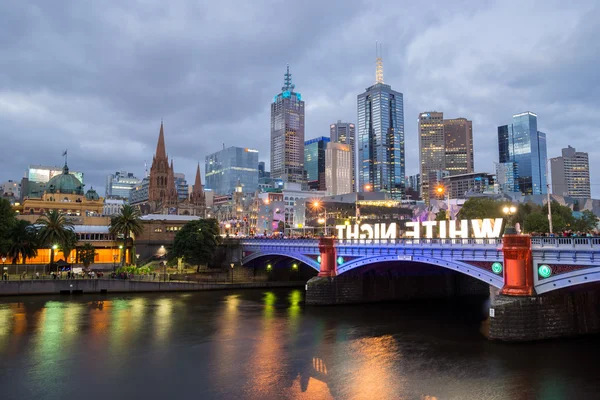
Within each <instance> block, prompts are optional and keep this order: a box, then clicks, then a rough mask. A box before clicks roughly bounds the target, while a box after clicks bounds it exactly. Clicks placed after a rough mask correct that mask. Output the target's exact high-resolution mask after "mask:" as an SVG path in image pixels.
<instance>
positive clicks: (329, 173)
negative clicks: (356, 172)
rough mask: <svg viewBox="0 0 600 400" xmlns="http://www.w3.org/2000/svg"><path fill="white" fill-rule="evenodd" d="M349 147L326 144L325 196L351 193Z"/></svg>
mask: <svg viewBox="0 0 600 400" xmlns="http://www.w3.org/2000/svg"><path fill="white" fill-rule="evenodd" d="M350 148H351V147H350V145H347V144H342V143H333V142H331V143H328V144H327V149H326V150H325V186H326V190H327V195H329V196H336V195H338V194H346V193H352V155H351V152H350Z"/></svg>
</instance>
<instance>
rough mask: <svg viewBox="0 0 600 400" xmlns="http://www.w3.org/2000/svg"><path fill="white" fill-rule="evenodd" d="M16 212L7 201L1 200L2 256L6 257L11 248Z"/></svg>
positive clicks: (0, 244) (0, 231)
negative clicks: (11, 231)
mask: <svg viewBox="0 0 600 400" xmlns="http://www.w3.org/2000/svg"><path fill="white" fill-rule="evenodd" d="M15 222H16V217H15V212H14V211H13V209H12V206H11V205H10V202H9V201H8V200H6V199H2V198H0V254H3V255H6V254H7V252H8V247H9V246H10V236H11V234H10V230H11V229H12V227H13V226H14V225H15Z"/></svg>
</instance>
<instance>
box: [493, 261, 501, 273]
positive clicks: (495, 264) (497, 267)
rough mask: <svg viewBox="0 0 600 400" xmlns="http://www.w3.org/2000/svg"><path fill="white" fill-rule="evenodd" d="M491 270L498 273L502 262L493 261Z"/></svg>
mask: <svg viewBox="0 0 600 400" xmlns="http://www.w3.org/2000/svg"><path fill="white" fill-rule="evenodd" d="M492 272H494V273H495V274H497V275H500V274H501V273H502V263H499V262H495V263H493V264H492Z"/></svg>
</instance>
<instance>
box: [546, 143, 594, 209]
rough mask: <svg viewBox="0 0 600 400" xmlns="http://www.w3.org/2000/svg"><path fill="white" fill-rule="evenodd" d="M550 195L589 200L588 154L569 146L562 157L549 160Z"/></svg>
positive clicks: (590, 193)
mask: <svg viewBox="0 0 600 400" xmlns="http://www.w3.org/2000/svg"><path fill="white" fill-rule="evenodd" d="M550 170H551V172H552V193H553V194H558V195H561V196H571V197H582V198H591V197H592V191H591V188H590V163H589V159H588V153H584V152H582V151H575V148H573V147H571V146H569V147H567V148H566V149H562V157H555V158H551V159H550Z"/></svg>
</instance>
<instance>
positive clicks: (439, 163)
mask: <svg viewBox="0 0 600 400" xmlns="http://www.w3.org/2000/svg"><path fill="white" fill-rule="evenodd" d="M444 142H445V139H444V113H442V112H437V111H431V112H423V113H421V114H419V167H420V170H419V172H420V173H421V198H422V199H423V200H424V201H425V203H426V204H429V199H430V198H431V194H432V191H433V190H435V185H434V184H433V183H430V182H429V177H430V172H432V171H445V170H446V153H445V151H444ZM434 176H437V175H434ZM436 182H437V180H436Z"/></svg>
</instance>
